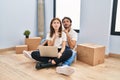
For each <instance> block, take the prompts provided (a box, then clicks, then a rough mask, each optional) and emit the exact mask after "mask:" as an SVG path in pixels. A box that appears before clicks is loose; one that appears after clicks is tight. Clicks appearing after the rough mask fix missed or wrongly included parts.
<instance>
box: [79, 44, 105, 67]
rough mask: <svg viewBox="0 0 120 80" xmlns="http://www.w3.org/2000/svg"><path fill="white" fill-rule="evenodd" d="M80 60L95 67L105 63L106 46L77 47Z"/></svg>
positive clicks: (88, 45)
mask: <svg viewBox="0 0 120 80" xmlns="http://www.w3.org/2000/svg"><path fill="white" fill-rule="evenodd" d="M77 53H78V54H77V58H78V60H80V61H82V62H85V63H87V64H90V65H92V66H95V65H97V64H101V63H103V62H104V57H105V46H103V45H97V44H92V43H84V44H78V45H77Z"/></svg>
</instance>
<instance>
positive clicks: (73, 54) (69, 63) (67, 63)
mask: <svg viewBox="0 0 120 80" xmlns="http://www.w3.org/2000/svg"><path fill="white" fill-rule="evenodd" d="M75 56H76V51H74V50H72V56H71V57H70V58H69V59H68V60H67V61H65V62H64V63H63V64H62V65H68V66H70V65H71V64H72V62H73V61H74V59H75Z"/></svg>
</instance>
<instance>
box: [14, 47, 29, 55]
mask: <svg viewBox="0 0 120 80" xmlns="http://www.w3.org/2000/svg"><path fill="white" fill-rule="evenodd" d="M23 50H28V46H27V45H18V46H16V53H17V54H21V53H23Z"/></svg>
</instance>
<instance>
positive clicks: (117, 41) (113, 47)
mask: <svg viewBox="0 0 120 80" xmlns="http://www.w3.org/2000/svg"><path fill="white" fill-rule="evenodd" d="M110 53H113V54H116V53H117V54H120V36H113V35H112V36H110Z"/></svg>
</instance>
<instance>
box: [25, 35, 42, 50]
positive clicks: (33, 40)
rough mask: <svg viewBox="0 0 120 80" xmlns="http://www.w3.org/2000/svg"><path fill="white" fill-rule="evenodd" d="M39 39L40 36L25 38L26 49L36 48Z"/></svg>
mask: <svg viewBox="0 0 120 80" xmlns="http://www.w3.org/2000/svg"><path fill="white" fill-rule="evenodd" d="M40 41H41V37H33V38H26V39H25V44H26V45H28V50H29V51H31V50H36V49H37V47H38V46H39V44H40Z"/></svg>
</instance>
